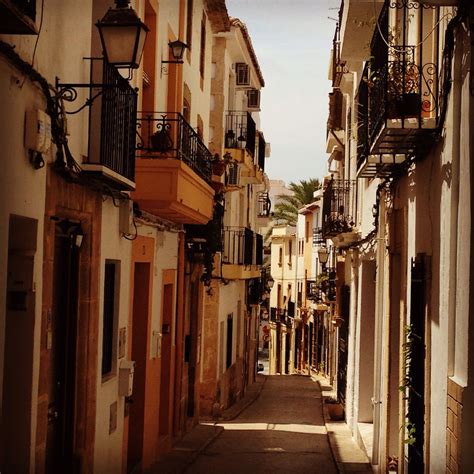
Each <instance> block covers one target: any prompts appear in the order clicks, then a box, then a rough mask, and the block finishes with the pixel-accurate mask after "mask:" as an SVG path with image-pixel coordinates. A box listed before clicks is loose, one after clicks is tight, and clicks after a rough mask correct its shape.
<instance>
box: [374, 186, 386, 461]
mask: <svg viewBox="0 0 474 474" xmlns="http://www.w3.org/2000/svg"><path fill="white" fill-rule="evenodd" d="M384 194H385V193H381V199H380V203H379V206H380V212H379V225H378V231H377V234H378V235H377V280H376V301H375V315H376V318H375V354H374V359H375V364H374V396H373V398H372V405H373V410H374V434H373V436H374V438H373V448H372V463H373V464H377V465H378V464H380V445H381V438H383V431H382V429H381V428H382V426H381V424H382V419H383V416H382V395H383V374H382V371H383V353H384V350H383V339H384V324H383V320H384V314H385V302H384V292H385V202H384V199H383V198H384Z"/></svg>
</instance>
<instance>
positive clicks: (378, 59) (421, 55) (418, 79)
mask: <svg viewBox="0 0 474 474" xmlns="http://www.w3.org/2000/svg"><path fill="white" fill-rule="evenodd" d="M439 20H440V12H439V7H435V6H432V5H426V4H422V3H421V2H408V1H402V2H392V1H389V0H386V1H385V4H384V6H383V8H382V11H381V13H380V16H379V18H378V27H377V28H375V32H374V35H373V37H372V41H371V60H370V61H369V63H368V64H367V67H366V69H365V71H364V74H363V77H362V80H361V83H360V86H359V95H358V104H359V105H358V119H359V125H358V175H359V177H372V176H386V175H387V174H390V173H391V172H392V170H393V168H394V167H395V166H397V165H399V164H400V163H403V162H404V161H405V160H406V157H407V156H409V155H416V154H425V153H427V152H428V151H429V149H430V147H431V145H432V143H434V141H435V139H436V137H437V136H438V134H439V130H438V128H439V123H440V114H441V104H442V101H443V93H444V92H443V90H444V88H443V87H442V84H443V82H444V78H443V74H444V72H442V71H444V68H443V67H441V65H440V57H441V55H440V52H439V42H440V41H439V39H440V38H439V35H440V28H441V27H440V22H439ZM433 25H435V26H434V28H433ZM427 31H430V34H429V35H426V32H427ZM425 36H426V38H425Z"/></svg>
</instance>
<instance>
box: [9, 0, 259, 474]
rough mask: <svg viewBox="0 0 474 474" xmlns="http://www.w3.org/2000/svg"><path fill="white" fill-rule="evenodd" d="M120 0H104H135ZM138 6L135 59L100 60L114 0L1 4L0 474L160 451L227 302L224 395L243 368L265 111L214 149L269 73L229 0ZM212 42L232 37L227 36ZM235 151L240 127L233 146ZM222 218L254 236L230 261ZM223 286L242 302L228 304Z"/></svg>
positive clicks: (196, 387) (198, 394)
mask: <svg viewBox="0 0 474 474" xmlns="http://www.w3.org/2000/svg"><path fill="white" fill-rule="evenodd" d="M128 3H129V2H120V1H119V2H117V5H116V7H115V8H116V9H118V10H121V12H122V13H123V10H127V12H128V11H129V8H130V6H129V5H128ZM131 7H133V11H134V12H136V16H138V17H139V18H140V19H141V20H142V22H143V24H144V25H145V26H146V29H147V30H148V31H147V38H146V42H145V44H144V50H143V56H142V57H141V58H140V57H138V59H136V60H135V62H136V64H135V66H138V67H136V68H134V69H128V70H127V69H123V68H122V69H120V68H116V67H115V66H113V65H111V63H112V62H113V61H112V52H111V51H108V53H109V56H107V60H105V59H104V57H103V54H102V53H103V48H102V46H101V40H100V37H99V33H98V31H97V29H96V28H95V26H94V22H95V21H96V19H97V18H102V17H104V14H105V13H106V12H107V10H108V9H109V8H113V5H111V4H110V2H107V1H105V0H91V1H87V2H81V5H76V4H75V3H74V2H70V1H67V2H62V3H61V5H59V4H51V3H50V2H39V1H33V2H31V1H20V0H18V1H11V2H10V1H9V2H5V3H4V4H2V5H1V6H0V18H1V19H0V81H1V88H0V102H1V103H2V104H3V105H2V107H3V109H2V118H3V121H2V125H3V126H2V130H1V132H0V140H1V143H2V156H3V155H4V156H5V160H4V161H5V170H4V173H3V174H2V178H1V182H2V186H1V189H2V193H3V199H2V205H1V209H0V212H1V222H2V225H1V226H0V248H1V249H2V250H1V256H0V264H1V265H2V268H6V269H7V272H6V273H5V272H4V273H3V274H2V276H1V277H0V278H1V279H0V288H1V291H0V294H1V296H0V307H1V309H0V374H1V377H0V416H1V421H0V426H1V428H0V436H1V440H2V442H1V443H0V444H1V448H0V470H2V471H5V472H12V473H14V472H21V473H24V472H97V473H101V474H102V473H108V472H110V473H117V472H132V471H133V472H140V471H142V470H145V469H148V468H150V467H151V466H153V464H154V463H155V462H156V461H157V460H158V459H159V458H160V456H162V455H163V454H164V453H166V452H168V451H169V450H170V449H171V447H172V446H173V445H174V444H175V443H176V442H177V441H178V440H179V439H181V438H182V437H183V436H184V435H185V434H186V433H187V432H188V431H189V430H190V429H192V427H193V426H195V425H196V424H197V422H198V420H199V417H200V416H201V415H202V414H207V412H206V411H205V410H204V408H202V409H201V400H202V398H203V396H204V395H205V394H206V393H207V392H206V390H208V382H207V380H206V376H205V373H206V370H207V366H206V364H205V363H204V362H203V361H206V362H207V360H208V359H207V355H208V353H209V350H208V347H207V344H210V343H211V340H210V339H209V338H208V333H207V330H208V325H209V324H211V325H212V326H214V327H218V328H221V325H222V322H224V327H225V329H224V333H225V331H226V330H227V332H229V329H227V327H228V322H227V321H228V319H226V318H227V317H228V314H235V319H234V320H233V325H234V326H235V328H234V326H233V327H232V330H231V332H233V334H234V337H233V339H232V341H233V342H232V347H231V355H230V362H231V363H230V366H229V367H227V365H226V364H227V359H226V357H228V356H227V354H228V350H227V349H225V348H224V347H227V346H225V345H223V346H221V347H222V349H221V352H222V353H223V354H224V356H225V357H224V359H225V365H224V367H225V369H222V370H221V371H220V372H218V373H217V374H216V379H215V382H216V384H221V388H220V391H221V394H222V395H221V398H220V400H223V406H224V407H227V406H228V405H230V404H231V403H233V402H234V401H235V400H237V399H238V398H239V397H241V396H242V395H243V393H244V391H245V387H246V386H247V384H248V383H251V382H252V381H253V379H254V376H255V370H256V369H255V364H256V355H255V354H256V340H255V339H256V325H257V323H256V318H257V314H258V311H259V309H258V304H259V302H260V299H261V297H260V294H259V291H260V284H259V282H260V266H261V263H262V262H261V258H262V257H261V255H262V252H261V246H259V237H258V235H259V234H258V232H257V231H258V228H257V222H256V216H257V212H258V202H259V201H258V197H259V195H258V194H257V191H256V190H255V191H254V190H253V186H260V188H259V189H263V190H264V189H265V178H264V174H263V170H264V159H265V148H266V146H265V141H264V139H263V134H262V133H261V132H260V125H259V124H258V126H257V125H256V126H255V127H254V129H252V130H250V129H249V130H247V132H246V141H247V142H249V141H251V140H253V143H254V147H253V150H252V153H250V152H249V156H250V155H251V158H249V157H248V156H247V155H245V156H244V154H242V155H241V156H240V155H239V156H237V155H236V156H232V159H227V157H226V158H224V156H225V153H226V152H227V151H228V152H229V154H231V155H232V154H233V153H234V152H233V147H232V146H229V147H227V146H225V143H224V140H225V136H226V129H225V124H226V116H227V115H228V114H229V111H231V110H233V109H234V107H235V108H236V109H237V110H242V111H244V112H245V114H246V115H245V117H248V116H250V119H252V120H253V121H254V123H255V122H256V123H258V119H257V118H256V117H255V119H254V118H252V114H253V113H254V111H255V110H256V109H257V108H258V107H257V105H259V94H260V89H261V87H263V85H264V84H263V78H262V76H261V72H260V70H259V67H258V62H257V59H256V56H255V52H254V51H253V48H252V46H251V42H250V38H249V35H248V32H247V30H246V28H245V26H244V25H243V24H242V23H241V22H239V21H237V20H231V19H230V18H229V16H228V13H227V9H226V6H225V2H224V0H222V1H221V0H218V1H207V0H179V1H160V2H157V1H155V0H137V1H133V2H131ZM104 19H105V17H104ZM144 28H145V27H144ZM176 40H180V41H181V42H184V43H186V49H185V52H184V55H183V57H182V59H179V58H178V59H177V58H176V57H174V53H173V51H172V49H171V47H170V43H171V45H174V44H175V43H174V42H176ZM223 40H224V42H225V41H229V42H230V43H233V44H238V45H239V46H240V47H241V52H240V53H238V54H237V53H235V50H234V49H233V48H234V47H232V50H231V51H230V50H229V51H228V50H226V49H225V48H224V49H223V50H222V51H221V50H220V49H219V44H220V43H222V41H223ZM59 45H60V46H61V47H60V46H59ZM221 52H222V54H225V55H227V56H226V69H225V70H224V71H223V72H222V73H223V74H225V76H224V77H225V83H226V88H225V89H224V83H223V82H220V83H219V73H218V69H219V65H220V64H218V59H216V58H217V56H216V54H221ZM239 54H240V56H239ZM232 55H234V56H232ZM235 55H237V56H235ZM83 58H86V59H83ZM140 59H141V60H140ZM234 63H239V64H243V65H244V66H247V73H248V74H250V82H249V84H248V85H247V87H246V88H243V89H239V90H236V91H234V93H233V94H229V93H228V92H227V85H228V84H229V82H228V81H229V75H231V74H234V75H236V74H237V73H236V71H235V64H234ZM239 67H240V68H241V69H242V66H239ZM243 69H245V68H243ZM244 72H245V71H244ZM244 75H245V74H244ZM244 79H245V77H244ZM234 80H235V78H234ZM217 83H219V84H217ZM219 90H220V93H222V94H225V95H226V98H225V102H222V106H218V100H219V97H218V94H219V92H218V91H219ZM255 91H256V92H255ZM237 101H239V103H237ZM244 101H248V103H245V102H244ZM244 104H245V107H244ZM239 133H240V134H239V135H237V137H236V140H237V139H239V138H240V137H241V130H240V129H239ZM237 141H239V140H237ZM249 148H250V146H249ZM227 149H229V150H227ZM242 150H243V148H240V141H239V147H238V150H237V151H236V152H235V153H240V152H241V151H242ZM262 153H263V154H262ZM239 160H240V161H239ZM247 161H248V163H247ZM235 162H237V163H238V166H237V168H239V167H241V168H242V169H240V168H239V173H240V174H239V176H241V178H240V180H241V184H240V183H237V184H238V186H236V184H235V183H234V184H232V181H231V176H234V175H235V172H234V168H235V166H234V163H235ZM222 166H223V169H222ZM244 166H246V168H245V169H244ZM234 188H235V189H234ZM228 195H229V196H228ZM234 196H235V197H234ZM224 225H228V226H239V227H241V228H243V229H245V231H244V233H245V232H247V231H248V232H250V233H251V234H252V239H250V240H251V242H252V248H251V249H250V250H251V252H252V255H251V257H250V258H251V262H247V260H246V261H245V264H241V263H240V262H239V263H238V264H237V267H239V268H236V271H237V273H236V274H232V275H228V276H226V275H223V274H221V273H219V272H220V271H221V270H222V271H223V269H224V268H225V266H224V265H223V264H221V263H218V262H223V260H224V257H223V255H224V254H225V250H224V247H225V242H226V241H225V235H226V234H225V232H224V227H223V226H224ZM206 230H213V231H214V232H208V233H206ZM203 232H204V235H203ZM248 232H247V233H248ZM245 235H247V234H245ZM241 240H242V239H241ZM242 242H243V240H242ZM248 242H249V239H246V240H245V242H244V244H245V245H247V243H248ZM247 247H249V245H247ZM245 255H246V258H247V254H245ZM212 263H214V269H213V268H212ZM227 263H229V264H230V262H227ZM217 269H219V272H218V270H217ZM239 272H240V273H239ZM221 291H222V295H223V296H222V297H220V298H217V302H218V306H217V307H218V309H217V310H216V311H211V306H212V304H214V303H213V302H214V300H213V298H215V295H219V293H220V292H221ZM226 291H227V292H228V293H227V294H226ZM211 293H212V294H213V295H214V296H211V295H210V294H211ZM237 296H238V298H237ZM235 298H237V299H236V301H237V303H236V305H235V307H234V306H233V307H232V308H228V307H226V306H225V302H226V301H229V300H232V301H234V299H235ZM239 301H240V303H239ZM226 324H227V327H226V326H225V325H226ZM237 335H239V336H238V337H237ZM222 337H224V336H222V335H221V334H220V335H219V337H218V338H219V340H221V339H222ZM224 342H225V338H224ZM212 343H213V342H212ZM212 347H213V348H214V346H212ZM226 369H231V370H232V373H231V374H230V373H229V374H228V373H227V371H226ZM230 385H235V387H234V386H233V387H232V389H231V388H229V386H230ZM216 386H217V385H216ZM214 395H216V394H214Z"/></svg>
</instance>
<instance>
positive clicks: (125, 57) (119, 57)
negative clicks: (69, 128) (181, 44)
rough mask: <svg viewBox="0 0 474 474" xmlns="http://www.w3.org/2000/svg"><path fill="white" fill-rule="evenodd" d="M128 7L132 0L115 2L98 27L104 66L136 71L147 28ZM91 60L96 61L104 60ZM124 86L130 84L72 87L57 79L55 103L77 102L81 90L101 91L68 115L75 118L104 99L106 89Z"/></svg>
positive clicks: (75, 85)
mask: <svg viewBox="0 0 474 474" xmlns="http://www.w3.org/2000/svg"><path fill="white" fill-rule="evenodd" d="M129 3H130V0H115V8H109V10H108V11H107V13H106V14H105V15H104V18H102V20H100V21H98V22H97V23H96V24H95V26H96V27H97V29H98V30H99V35H100V41H101V43H102V50H103V54H104V60H105V63H106V64H109V65H111V66H114V67H116V68H130V69H136V68H138V66H139V65H140V60H141V57H142V54H143V47H144V46H145V38H146V34H147V32H148V27H147V26H146V25H145V23H143V22H142V21H141V20H140V18H138V15H137V14H136V12H135V10H134V9H133V8H131V7H130V6H129ZM88 59H90V60H92V61H94V60H97V59H102V58H88ZM106 64H104V66H105V65H106ZM91 68H92V65H91ZM117 74H118V73H117ZM123 83H127V80H126V79H122V78H121V84H115V83H112V82H111V83H104V84H98V83H94V82H90V83H85V84H75V83H74V84H72V83H64V82H60V80H59V78H58V77H57V78H56V89H57V93H56V97H55V99H62V100H65V101H67V102H74V101H75V100H76V98H77V89H79V88H84V89H90V90H92V89H101V90H100V91H99V92H97V93H96V94H94V95H92V94H91V95H90V97H89V99H87V100H86V102H85V104H84V105H82V106H81V107H80V108H79V109H77V110H76V111H74V112H67V113H69V114H76V113H77V112H80V111H81V110H82V109H84V108H85V107H90V106H92V103H93V102H94V100H95V99H97V97H99V96H100V95H102V93H103V91H104V90H105V89H114V88H120V87H122V86H123Z"/></svg>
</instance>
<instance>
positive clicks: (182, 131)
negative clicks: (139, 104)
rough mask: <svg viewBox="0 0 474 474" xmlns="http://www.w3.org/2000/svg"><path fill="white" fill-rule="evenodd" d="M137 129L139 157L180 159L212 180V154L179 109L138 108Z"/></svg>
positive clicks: (208, 180)
mask: <svg viewBox="0 0 474 474" xmlns="http://www.w3.org/2000/svg"><path fill="white" fill-rule="evenodd" d="M136 133H137V146H136V151H137V157H138V158H156V159H159V158H174V159H177V160H181V161H183V162H184V163H186V164H187V165H188V166H189V167H190V168H192V169H193V170H194V171H195V172H196V173H197V174H198V175H199V176H201V178H203V179H204V180H205V181H207V182H208V183H210V182H211V176H212V165H211V161H212V154H211V152H210V151H209V150H208V148H207V147H206V145H204V143H203V141H202V139H201V137H200V136H199V135H198V134H197V133H196V132H195V130H194V129H193V128H192V127H191V125H189V123H188V122H187V121H186V120H185V118H184V117H183V116H182V115H181V114H180V113H178V112H140V113H139V114H138V119H137V130H136Z"/></svg>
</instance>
